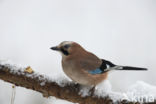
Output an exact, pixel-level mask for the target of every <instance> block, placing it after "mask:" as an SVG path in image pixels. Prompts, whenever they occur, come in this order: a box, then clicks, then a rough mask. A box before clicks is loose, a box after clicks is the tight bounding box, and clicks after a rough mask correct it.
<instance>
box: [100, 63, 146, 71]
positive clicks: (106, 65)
mask: <svg viewBox="0 0 156 104" xmlns="http://www.w3.org/2000/svg"><path fill="white" fill-rule="evenodd" d="M101 69H104V71H111V70H136V71H145V70H148V69H147V68H140V67H131V66H120V65H115V64H113V63H112V62H110V61H107V60H102V65H101Z"/></svg>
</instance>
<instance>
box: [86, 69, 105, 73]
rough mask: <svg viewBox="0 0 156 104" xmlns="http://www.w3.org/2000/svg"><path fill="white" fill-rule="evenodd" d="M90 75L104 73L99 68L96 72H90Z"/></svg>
mask: <svg viewBox="0 0 156 104" xmlns="http://www.w3.org/2000/svg"><path fill="white" fill-rule="evenodd" d="M88 72H89V73H90V74H101V73H103V71H102V70H101V69H100V68H97V69H95V70H90V71H88Z"/></svg>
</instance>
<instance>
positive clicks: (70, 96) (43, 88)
mask: <svg viewBox="0 0 156 104" xmlns="http://www.w3.org/2000/svg"><path fill="white" fill-rule="evenodd" d="M0 79H1V80H4V81H6V82H9V83H13V84H15V85H16V86H20V87H25V88H27V89H31V90H34V91H38V92H40V93H41V94H42V95H43V96H44V97H49V96H55V97H57V98H60V99H64V100H68V101H71V102H74V103H79V104H112V103H113V100H112V99H111V98H110V97H108V96H107V97H106V96H105V97H101V96H95V95H92V94H91V95H88V96H82V95H81V94H80V92H81V87H80V85H78V84H74V83H72V82H68V81H67V82H65V81H63V83H64V84H63V83H61V84H60V83H58V82H56V79H55V80H53V79H51V78H49V77H48V76H46V75H43V74H39V73H36V72H33V71H32V70H31V68H30V67H27V68H23V67H19V66H17V65H11V64H10V63H5V64H4V63H3V62H0ZM58 80H59V79H58ZM128 103H129V104H131V103H132V102H128V101H126V100H123V101H117V102H116V104H128ZM137 104H138V103H137ZM151 104H152V103H151ZM153 104H154V103H153Z"/></svg>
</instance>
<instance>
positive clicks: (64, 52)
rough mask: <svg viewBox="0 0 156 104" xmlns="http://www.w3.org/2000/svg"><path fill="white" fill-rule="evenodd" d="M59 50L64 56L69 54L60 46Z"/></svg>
mask: <svg viewBox="0 0 156 104" xmlns="http://www.w3.org/2000/svg"><path fill="white" fill-rule="evenodd" d="M61 52H62V53H63V54H64V55H66V56H67V55H69V53H68V51H66V50H64V49H63V48H61Z"/></svg>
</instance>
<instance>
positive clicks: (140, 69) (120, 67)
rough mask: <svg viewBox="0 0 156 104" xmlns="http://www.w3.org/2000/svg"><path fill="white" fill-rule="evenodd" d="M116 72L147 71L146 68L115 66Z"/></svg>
mask: <svg viewBox="0 0 156 104" xmlns="http://www.w3.org/2000/svg"><path fill="white" fill-rule="evenodd" d="M116 67H117V68H115V69H116V70H136V71H143V70H147V68H140V67H132V66H116Z"/></svg>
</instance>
